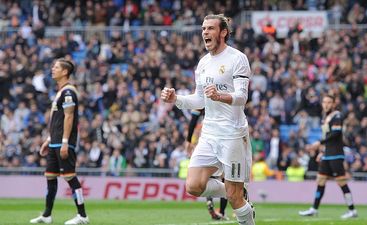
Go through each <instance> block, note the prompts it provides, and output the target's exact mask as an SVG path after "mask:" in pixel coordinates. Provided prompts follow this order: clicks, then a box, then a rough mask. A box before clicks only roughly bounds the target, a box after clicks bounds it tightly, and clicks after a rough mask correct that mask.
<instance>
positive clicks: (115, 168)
mask: <svg viewBox="0 0 367 225" xmlns="http://www.w3.org/2000/svg"><path fill="white" fill-rule="evenodd" d="M108 167H109V170H108V172H109V173H110V174H111V175H112V176H120V172H121V170H122V169H125V168H126V160H125V158H124V157H123V156H122V155H121V153H120V150H118V149H114V150H113V152H112V155H111V157H110V160H109V163H108Z"/></svg>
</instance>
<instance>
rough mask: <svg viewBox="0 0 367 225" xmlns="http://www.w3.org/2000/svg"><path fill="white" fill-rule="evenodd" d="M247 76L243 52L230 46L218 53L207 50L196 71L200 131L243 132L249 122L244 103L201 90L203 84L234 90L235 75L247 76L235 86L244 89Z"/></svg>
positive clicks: (232, 135) (213, 133)
mask: <svg viewBox="0 0 367 225" xmlns="http://www.w3.org/2000/svg"><path fill="white" fill-rule="evenodd" d="M250 77H251V69H250V65H249V62H248V59H247V57H246V55H245V54H243V53H242V52H240V51H238V50H237V49H235V48H232V47H230V46H227V47H226V48H225V49H224V50H223V52H221V53H220V54H218V55H214V56H212V55H210V54H209V53H208V54H206V55H205V56H204V57H203V58H202V59H201V60H200V61H199V64H198V66H197V69H196V71H195V82H196V93H198V94H199V95H201V96H202V97H203V98H204V101H205V104H204V105H205V117H204V120H203V127H202V131H201V132H202V134H201V135H203V136H209V137H212V138H220V139H234V138H240V137H244V136H245V135H246V132H248V131H247V129H248V123H247V119H246V115H245V113H244V108H245V105H240V106H235V105H228V104H226V103H222V102H219V101H212V100H211V99H209V98H207V97H206V96H205V94H203V93H204V88H205V87H206V86H207V85H210V84H215V85H216V88H217V90H218V92H220V93H233V92H235V85H234V80H235V79H240V80H244V79H246V82H243V83H241V86H237V87H236V88H237V89H239V90H236V91H242V92H246V93H247V91H248V80H249V79H250ZM242 84H243V85H242ZM245 84H246V85H245ZM246 96H247V94H246Z"/></svg>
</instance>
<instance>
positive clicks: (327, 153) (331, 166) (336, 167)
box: [299, 94, 358, 219]
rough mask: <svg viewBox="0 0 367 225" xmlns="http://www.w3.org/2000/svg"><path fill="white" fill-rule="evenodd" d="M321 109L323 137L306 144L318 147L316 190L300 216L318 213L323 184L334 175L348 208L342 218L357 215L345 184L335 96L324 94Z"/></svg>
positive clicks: (311, 147)
mask: <svg viewBox="0 0 367 225" xmlns="http://www.w3.org/2000/svg"><path fill="white" fill-rule="evenodd" d="M322 109H323V113H324V118H323V122H322V134H323V139H322V140H321V141H317V142H315V143H313V144H312V145H311V146H307V148H308V150H309V151H312V150H318V149H320V147H321V145H323V146H324V150H323V151H321V152H320V154H319V156H318V158H321V162H320V164H319V172H318V174H317V179H316V183H317V190H316V194H315V200H314V203H313V206H312V207H311V208H310V209H308V210H305V211H300V212H299V215H301V216H314V215H317V214H318V211H317V210H318V208H319V205H320V202H321V198H322V196H323V195H324V191H325V184H326V181H327V179H328V177H334V178H335V180H336V182H337V183H338V185H339V186H340V188H341V189H342V191H343V193H344V198H345V202H346V203H347V205H348V208H349V210H348V211H347V212H346V213H345V214H343V215H342V216H341V218H342V219H348V218H352V217H357V216H358V215H357V210H356V209H355V208H354V204H353V198H352V194H351V192H350V190H349V187H348V184H347V178H346V176H345V170H344V165H343V162H344V152H343V134H342V119H341V115H340V112H339V111H337V110H335V96H333V95H329V94H328V95H325V96H324V97H323V98H322Z"/></svg>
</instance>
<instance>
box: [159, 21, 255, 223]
mask: <svg viewBox="0 0 367 225" xmlns="http://www.w3.org/2000/svg"><path fill="white" fill-rule="evenodd" d="M228 22H229V21H228V19H227V18H226V17H224V16H223V15H208V16H206V17H205V18H204V21H203V24H202V38H203V40H204V44H205V48H206V49H207V50H208V51H209V53H208V54H207V55H205V56H204V57H203V58H202V59H201V60H200V61H199V64H198V66H197V69H196V71H195V82H196V89H195V92H194V94H191V95H187V96H182V95H176V92H175V89H174V88H168V87H165V88H164V89H163V90H162V92H161V99H162V100H163V101H164V102H167V103H175V104H176V106H177V107H178V108H180V109H184V108H186V109H202V108H205V116H204V119H203V126H202V130H201V136H200V138H199V142H198V144H197V145H196V147H195V150H194V152H193V154H192V156H191V159H190V164H189V169H188V175H187V179H186V190H187V191H188V193H190V194H192V195H194V196H198V197H199V196H202V197H227V199H228V201H229V203H230V205H231V206H232V208H233V209H234V213H235V215H236V217H237V221H238V223H239V224H243V225H253V224H255V221H254V219H253V211H252V208H251V206H250V204H249V203H248V202H247V201H246V200H245V199H244V197H243V187H244V182H248V180H249V177H250V168H251V157H252V156H251V146H250V140H249V131H248V122H247V119H246V115H245V113H244V107H245V103H246V101H247V96H248V85H249V79H250V76H251V70H250V65H249V62H248V59H247V57H246V55H245V54H243V53H242V52H240V51H238V50H236V49H235V48H232V47H230V46H228V45H227V44H226V41H227V40H228V38H229V34H230V28H229V24H228ZM223 172H224V179H225V182H224V183H223V182H221V181H219V180H218V179H213V178H210V177H211V176H217V175H220V174H222V173H223Z"/></svg>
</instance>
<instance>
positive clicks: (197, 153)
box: [189, 134, 252, 183]
mask: <svg viewBox="0 0 367 225" xmlns="http://www.w3.org/2000/svg"><path fill="white" fill-rule="evenodd" d="M251 164H252V149H251V143H250V138H249V135H248V134H247V135H246V136H245V137H243V138H237V139H217V140H215V139H212V138H208V137H203V136H201V137H200V138H199V142H198V144H197V145H196V147H195V150H194V152H193V154H192V156H191V159H190V164H189V167H217V168H218V170H217V171H216V172H215V173H214V174H213V176H221V175H222V174H223V172H224V179H225V180H228V181H233V182H245V183H248V182H249V181H250V174H251V173H250V171H251Z"/></svg>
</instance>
